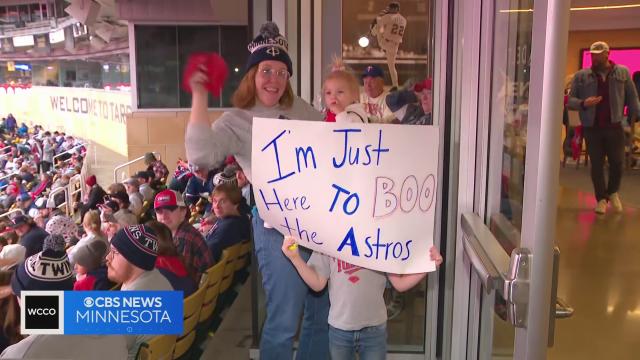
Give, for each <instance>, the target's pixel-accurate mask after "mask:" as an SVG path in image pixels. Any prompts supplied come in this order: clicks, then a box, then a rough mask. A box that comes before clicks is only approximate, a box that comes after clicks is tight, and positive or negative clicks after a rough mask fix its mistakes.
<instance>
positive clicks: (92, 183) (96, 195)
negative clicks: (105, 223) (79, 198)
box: [78, 175, 107, 218]
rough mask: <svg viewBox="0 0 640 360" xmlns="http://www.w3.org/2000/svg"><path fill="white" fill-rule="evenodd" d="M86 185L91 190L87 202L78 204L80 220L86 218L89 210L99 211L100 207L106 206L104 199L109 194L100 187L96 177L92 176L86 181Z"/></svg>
mask: <svg viewBox="0 0 640 360" xmlns="http://www.w3.org/2000/svg"><path fill="white" fill-rule="evenodd" d="M85 184H86V185H87V187H88V188H89V195H88V196H87V201H86V202H84V203H79V204H78V209H80V218H84V214H85V213H86V212H87V211H89V210H98V205H101V204H104V197H105V196H106V195H107V193H106V192H105V191H104V189H103V188H102V187H101V186H100V185H98V182H97V180H96V176H95V175H91V176H89V177H88V178H87V180H85Z"/></svg>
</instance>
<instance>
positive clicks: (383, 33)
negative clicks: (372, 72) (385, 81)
mask: <svg viewBox="0 0 640 360" xmlns="http://www.w3.org/2000/svg"><path fill="white" fill-rule="evenodd" d="M406 27H407V19H405V17H404V16H402V15H400V4H399V3H398V2H395V1H394V2H391V3H389V5H387V7H386V8H385V9H384V10H382V11H381V12H380V14H378V16H377V17H376V19H375V20H374V21H373V23H372V24H371V34H372V35H373V36H375V37H376V38H377V40H378V46H380V48H381V49H382V50H383V51H384V53H385V55H386V57H387V65H389V74H390V75H391V83H392V86H394V87H397V86H398V72H397V71H396V56H397V55H398V47H399V46H400V43H402V36H403V35H404V30H405V28H406Z"/></svg>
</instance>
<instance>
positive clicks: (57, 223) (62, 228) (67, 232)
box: [45, 215, 78, 250]
mask: <svg viewBox="0 0 640 360" xmlns="http://www.w3.org/2000/svg"><path fill="white" fill-rule="evenodd" d="M45 231H46V232H48V233H49V234H54V235H61V236H62V237H63V238H64V241H66V242H67V243H74V242H75V241H76V240H77V239H78V225H76V223H75V222H73V220H71V218H70V217H67V216H64V215H56V216H54V217H52V218H51V220H49V221H48V222H47V225H46V226H45ZM63 250H64V248H63Z"/></svg>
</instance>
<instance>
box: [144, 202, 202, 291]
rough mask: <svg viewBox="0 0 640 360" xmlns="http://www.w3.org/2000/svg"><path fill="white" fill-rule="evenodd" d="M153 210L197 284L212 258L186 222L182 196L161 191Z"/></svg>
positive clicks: (185, 210)
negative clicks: (169, 231)
mask: <svg viewBox="0 0 640 360" xmlns="http://www.w3.org/2000/svg"><path fill="white" fill-rule="evenodd" d="M153 208H154V209H155V211H156V217H157V218H158V221H159V222H161V223H163V224H165V225H166V226H167V227H168V228H169V229H170V230H171V235H173V243H174V245H175V246H176V250H178V254H180V255H182V258H183V259H184V263H185V265H186V266H187V267H188V268H189V269H188V270H189V273H190V274H194V277H195V278H194V280H196V282H197V281H198V280H199V277H200V274H202V273H204V272H205V271H206V270H207V269H208V268H210V267H211V266H213V264H214V262H213V256H212V255H211V251H209V248H208V247H207V244H206V243H205V241H204V237H203V236H202V234H201V233H200V232H199V231H198V230H196V228H194V227H193V226H191V224H189V221H187V215H188V208H187V206H186V204H185V202H184V200H183V199H182V195H180V194H179V193H177V192H175V191H173V190H164V191H161V192H159V193H158V195H156V198H155V200H154V202H153Z"/></svg>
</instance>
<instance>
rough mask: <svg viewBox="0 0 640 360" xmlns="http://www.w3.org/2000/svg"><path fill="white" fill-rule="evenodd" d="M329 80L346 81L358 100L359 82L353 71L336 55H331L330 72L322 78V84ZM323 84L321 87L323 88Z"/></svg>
mask: <svg viewBox="0 0 640 360" xmlns="http://www.w3.org/2000/svg"><path fill="white" fill-rule="evenodd" d="M329 80H342V81H344V82H346V83H347V85H348V87H349V90H351V92H353V94H354V95H355V96H356V101H360V83H359V82H358V78H356V76H355V75H353V72H352V71H351V70H350V69H348V68H347V67H346V65H345V64H344V62H343V61H342V59H340V58H339V57H337V56H334V57H333V63H332V64H331V72H330V73H329V75H327V77H326V78H325V79H324V84H326V83H327V81H329ZM324 84H323V86H322V87H323V89H324Z"/></svg>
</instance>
